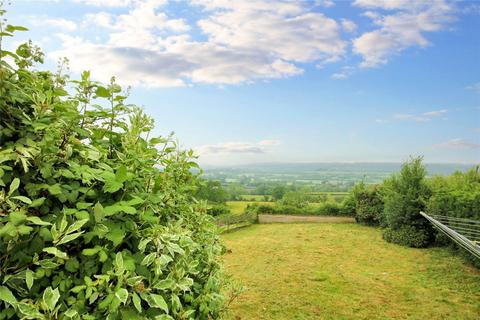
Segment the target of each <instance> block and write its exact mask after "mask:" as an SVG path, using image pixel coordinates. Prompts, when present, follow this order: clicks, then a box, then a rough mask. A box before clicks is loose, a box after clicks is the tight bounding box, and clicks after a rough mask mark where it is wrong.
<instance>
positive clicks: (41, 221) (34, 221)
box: [27, 217, 51, 226]
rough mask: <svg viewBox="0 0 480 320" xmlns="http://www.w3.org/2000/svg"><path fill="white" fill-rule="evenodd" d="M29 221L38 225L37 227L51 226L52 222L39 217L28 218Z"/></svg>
mask: <svg viewBox="0 0 480 320" xmlns="http://www.w3.org/2000/svg"><path fill="white" fill-rule="evenodd" d="M27 221H30V222H31V223H33V224H35V225H37V226H50V225H51V223H50V222H46V221H43V220H42V219H40V218H39V217H27Z"/></svg>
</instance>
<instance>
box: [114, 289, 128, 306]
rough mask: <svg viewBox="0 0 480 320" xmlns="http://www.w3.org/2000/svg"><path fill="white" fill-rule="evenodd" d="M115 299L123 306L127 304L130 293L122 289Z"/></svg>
mask: <svg viewBox="0 0 480 320" xmlns="http://www.w3.org/2000/svg"><path fill="white" fill-rule="evenodd" d="M115 297H117V299H118V300H120V301H121V302H122V303H123V304H125V303H127V299H128V291H127V289H125V288H120V289H118V290H117V291H116V292H115Z"/></svg>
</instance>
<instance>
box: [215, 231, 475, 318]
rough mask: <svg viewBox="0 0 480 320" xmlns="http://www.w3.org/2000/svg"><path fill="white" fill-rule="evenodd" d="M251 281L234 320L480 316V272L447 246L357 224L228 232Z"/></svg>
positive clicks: (234, 265)
mask: <svg viewBox="0 0 480 320" xmlns="http://www.w3.org/2000/svg"><path fill="white" fill-rule="evenodd" d="M222 238H223V241H224V243H225V245H226V246H227V248H228V249H229V250H231V251H229V252H230V253H227V254H226V255H225V257H224V260H225V265H226V266H225V267H226V270H227V272H229V273H230V274H232V275H233V277H234V279H236V280H237V281H239V282H240V283H242V284H243V286H244V291H243V293H242V294H241V295H240V296H239V297H238V298H237V299H236V300H235V301H234V302H233V303H232V305H231V311H230V313H229V315H228V317H227V319H352V318H355V319H386V318H389V319H405V318H411V319H427V318H428V319H445V318H450V319H454V318H455V319H476V318H478V314H479V313H480V272H479V271H478V270H477V269H474V268H473V267H470V266H469V265H467V264H465V263H464V262H463V261H462V260H461V258H459V257H456V256H452V255H451V254H450V253H449V252H448V251H447V250H446V249H443V248H434V249H412V248H405V247H400V246H397V245H394V244H390V243H387V242H385V241H383V240H382V239H381V234H380V231H379V230H378V229H374V228H368V227H364V226H359V225H355V224H287V225H278V224H273V225H253V226H251V227H247V228H244V229H241V230H238V231H235V232H232V233H228V234H224V235H223V236H222Z"/></svg>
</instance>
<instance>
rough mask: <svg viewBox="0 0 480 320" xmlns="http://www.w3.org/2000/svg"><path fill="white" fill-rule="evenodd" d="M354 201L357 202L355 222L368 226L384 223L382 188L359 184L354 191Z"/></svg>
mask: <svg viewBox="0 0 480 320" xmlns="http://www.w3.org/2000/svg"><path fill="white" fill-rule="evenodd" d="M353 199H354V201H355V204H354V206H355V220H356V221H357V222H358V223H362V224H367V225H380V224H382V223H384V220H385V219H384V218H383V197H382V194H381V186H379V185H372V186H367V185H365V183H363V182H362V183H359V184H358V185H356V186H355V188H354V189H353Z"/></svg>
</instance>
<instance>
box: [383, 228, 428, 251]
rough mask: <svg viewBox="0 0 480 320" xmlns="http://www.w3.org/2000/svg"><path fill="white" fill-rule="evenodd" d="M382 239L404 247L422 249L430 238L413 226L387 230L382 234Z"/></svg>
mask: <svg viewBox="0 0 480 320" xmlns="http://www.w3.org/2000/svg"><path fill="white" fill-rule="evenodd" d="M383 239H385V240H386V241H388V242H392V243H396V244H399V245H402V246H406V247H413V248H423V247H426V246H427V245H428V244H429V243H430V240H431V239H430V236H429V234H428V233H426V232H419V231H418V229H417V228H415V227H414V226H403V227H401V228H399V229H395V230H394V229H391V228H387V229H385V230H384V232H383Z"/></svg>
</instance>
